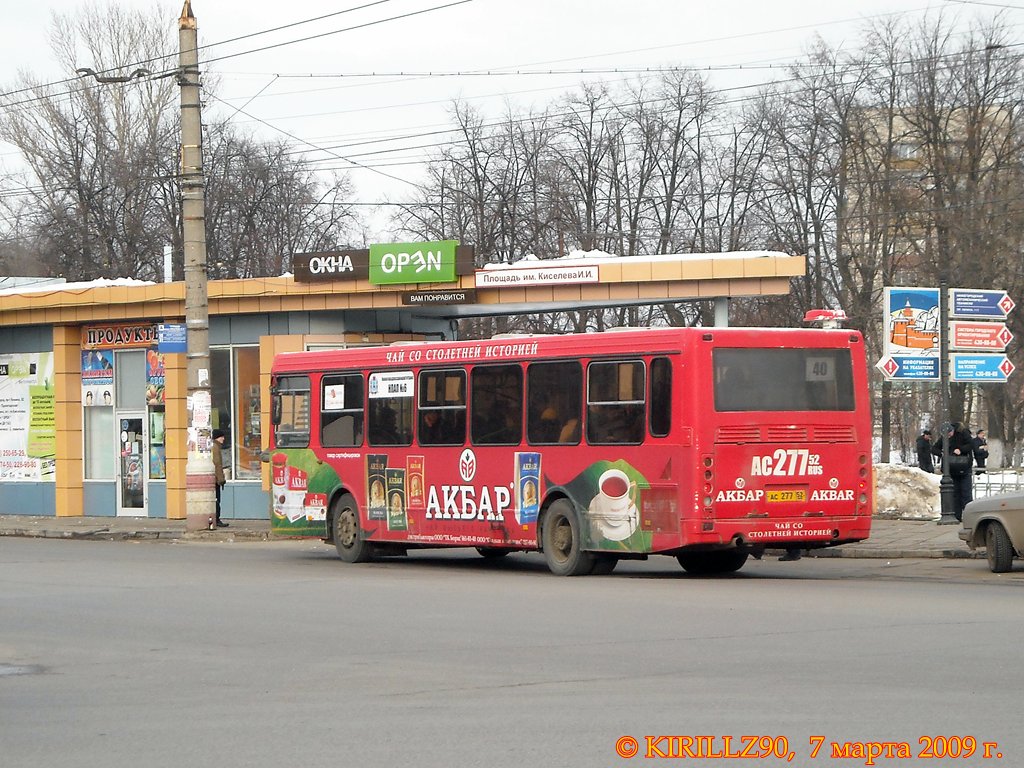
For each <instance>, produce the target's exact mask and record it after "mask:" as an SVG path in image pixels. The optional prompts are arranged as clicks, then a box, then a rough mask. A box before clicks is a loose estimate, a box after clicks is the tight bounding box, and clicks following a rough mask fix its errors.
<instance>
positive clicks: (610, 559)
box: [591, 555, 619, 576]
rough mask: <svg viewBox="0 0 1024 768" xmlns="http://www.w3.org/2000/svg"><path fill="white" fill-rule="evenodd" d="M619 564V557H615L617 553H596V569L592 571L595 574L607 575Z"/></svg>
mask: <svg viewBox="0 0 1024 768" xmlns="http://www.w3.org/2000/svg"><path fill="white" fill-rule="evenodd" d="M618 564H619V558H617V557H615V555H595V556H594V570H592V571H591V573H592V574H593V575H594V576H607V575H608V574H609V573H611V572H612V571H614V570H615V566H616V565H618Z"/></svg>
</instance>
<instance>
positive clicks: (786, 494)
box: [767, 488, 807, 503]
mask: <svg viewBox="0 0 1024 768" xmlns="http://www.w3.org/2000/svg"><path fill="white" fill-rule="evenodd" d="M767 500H768V502H769V503H772V502H785V501H807V491H806V489H804V488H775V489H769V490H768V497H767Z"/></svg>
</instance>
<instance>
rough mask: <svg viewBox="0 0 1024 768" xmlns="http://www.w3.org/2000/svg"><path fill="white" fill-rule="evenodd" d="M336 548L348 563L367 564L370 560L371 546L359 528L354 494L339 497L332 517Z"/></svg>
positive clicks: (357, 509)
mask: <svg viewBox="0 0 1024 768" xmlns="http://www.w3.org/2000/svg"><path fill="white" fill-rule="evenodd" d="M331 525H332V527H333V530H332V531H331V532H332V534H333V535H334V548H335V549H336V550H338V557H340V558H341V559H342V560H344V561H345V562H346V563H365V562H366V561H367V560H369V559H370V554H371V552H370V544H369V543H368V542H367V541H366V539H364V538H363V532H362V531H361V530H360V528H359V507H357V506H356V500H355V499H354V498H352V494H349V493H346V494H343V495H342V496H339V497H338V499H337V501H335V502H334V510H333V514H332V516H331Z"/></svg>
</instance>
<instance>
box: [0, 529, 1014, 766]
mask: <svg viewBox="0 0 1024 768" xmlns="http://www.w3.org/2000/svg"><path fill="white" fill-rule="evenodd" d="M0 585H2V588H0V765H2V766H4V768H22V767H26V768H27V767H28V766H32V767H33V768H36V767H38V766H97V767H99V766H102V768H120V767H121V766H125V767H127V766H133V767H136V766H175V767H176V768H178V767H181V766H217V767H218V768H224V767H225V766H274V767H275V768H283V767H287V768H292V767H295V768H306V767H307V766H321V765H330V766H358V767H359V768H373V767H375V766H415V767H416V768H430V767H433V766H437V767H438V768H440V767H441V766H444V767H445V768H448V767H449V766H487V768H504V767H505V766H568V767H573V768H574V767H575V766H580V767H581V768H582V767H584V766H585V767H587V768H590V767H597V766H626V765H630V764H633V765H641V764H651V763H652V759H647V758H645V757H644V754H645V753H648V751H649V750H651V749H653V752H652V753H651V754H652V758H657V757H658V756H659V755H663V754H672V753H673V752H676V753H680V754H686V753H685V751H684V749H683V746H682V745H683V742H682V741H681V740H676V741H674V742H673V741H672V740H671V739H656V738H652V739H651V740H650V741H649V740H648V739H647V738H646V737H648V736H651V737H659V736H665V737H668V736H707V737H714V738H713V739H712V740H711V741H710V742H703V744H704V747H700V746H697V745H699V744H701V742H699V741H697V740H694V741H693V742H691V744H692V745H693V746H690V747H689V749H690V750H691V754H696V755H700V754H702V752H701V750H702V749H703V750H704V752H703V753H705V754H706V752H707V751H708V750H709V749H710V750H712V751H714V750H718V751H719V752H721V751H722V750H723V749H725V748H726V745H725V737H727V736H728V737H731V738H732V743H731V746H730V747H729V748H730V749H731V750H732V751H733V752H734V753H738V752H739V751H740V750H741V749H742V748H743V745H744V742H743V740H742V737H744V736H763V737H765V739H766V740H765V741H762V742H761V743H760V745H757V746H756V749H757V750H763V749H765V748H766V747H769V748H772V749H775V750H777V751H779V752H780V753H782V754H785V755H787V756H788V755H792V760H791V761H789V762H787V761H786V759H779V758H774V757H770V758H767V759H762V760H759V761H757V764H759V765H764V766H773V765H783V764H787V765H795V766H827V765H836V764H839V765H843V764H846V765H864V764H866V763H867V760H868V758H867V757H866V756H865V757H862V758H859V759H854V758H853V757H851V759H846V760H839V761H838V762H837V761H836V760H835V759H833V758H832V757H831V743H832V742H838V743H845V742H850V743H851V744H852V745H853V747H852V748H853V749H854V750H856V749H857V748H858V747H857V745H858V744H864V745H866V746H864V747H863V748H864V749H865V750H870V749H871V747H870V746H867V745H870V743H872V742H875V743H880V742H894V743H902V744H906V745H907V748H908V749H909V750H910V752H911V753H912V755H913V757H911V758H908V759H904V760H899V761H896V760H889V761H886V760H884V759H876V763H875V764H878V765H885V764H889V765H895V764H897V763H898V764H900V765H912V766H922V767H923V766H935V765H959V766H965V767H966V768H974V767H975V766H978V765H999V764H1002V765H1009V766H1013V765H1021V764H1022V763H1024V734H1022V733H1021V730H1020V727H1019V723H1020V708H1019V697H1020V691H1021V689H1022V682H1024V671H1022V665H1021V663H1020V661H1021V657H1022V653H1021V650H1020V649H1021V647H1022V640H1024V632H1022V630H1024V611H1022V610H1021V607H1020V606H1021V598H1022V595H1024V593H1022V592H1021V591H1020V588H1021V587H1022V586H1024V570H1022V569H1021V568H1020V566H1019V565H1018V568H1017V570H1015V571H1014V572H1013V573H1011V574H1005V575H1002V576H999V575H995V574H991V573H989V572H988V569H987V568H986V566H985V563H984V561H983V560H982V561H978V560H916V561H915V560H899V561H892V562H886V561H884V560H881V561H880V560H849V559H822V560H815V559H809V558H805V559H803V560H801V561H799V562H797V563H780V562H777V561H774V560H772V561H769V560H765V561H761V562H751V563H748V565H747V566H746V567H745V568H744V570H743V571H741V572H740V573H739V574H737V575H735V576H733V577H727V578H696V577H692V576H687V575H685V574H684V573H683V571H682V570H681V569H680V568H679V567H678V565H677V564H676V563H675V561H674V560H669V559H657V560H653V561H651V562H649V563H625V564H623V565H621V566H620V570H618V571H616V573H615V574H614V575H612V576H607V577H586V578H580V579H560V578H556V577H553V576H551V575H549V574H548V573H547V572H546V570H545V568H544V566H543V563H542V560H541V558H540V557H539V556H537V555H514V556H511V557H509V558H507V559H506V560H504V561H501V562H497V563H487V562H485V561H483V560H482V559H481V558H479V557H477V556H475V555H474V554H472V553H468V552H430V553H422V554H418V555H415V556H413V557H410V558H405V559H401V560H392V561H387V562H382V563H374V564H368V565H360V566H352V565H345V564H343V563H341V562H340V561H338V560H337V559H336V558H335V557H334V554H333V550H332V549H329V548H328V547H326V546H323V545H321V544H314V543H302V542H289V543H268V544H255V543H253V544H195V543H153V542H140V543H129V542H75V541H67V542H66V541H54V540H38V539H19V538H4V539H0ZM624 736H631V737H633V738H635V739H636V743H637V746H638V749H639V750H640V756H638V757H635V758H632V759H626V758H622V757H619V756H618V755H617V754H616V744H617V743H618V742H619V740H620V738H621V737H624ZM812 736H820V737H823V739H824V742H823V744H822V747H821V750H820V751H819V753H818V755H817V756H816V757H814V758H812V757H811V756H810V754H811V750H812V743H811V737H812ZM936 737H938V741H932V742H931V743H932V745H933V747H936V751H938V746H939V745H940V744H941V746H942V747H943V748H951V747H955V748H956V749H957V750H959V751H960V752H963V751H965V750H966V749H967V748H968V746H967V745H969V744H970V742H969V741H968V742H967V744H964V743H963V742H961V741H960V740H958V739H957V740H950V739H952V737H972V738H973V739H974V740H975V743H976V746H975V755H974V756H973V757H972V758H971V759H967V760H965V759H962V758H961V759H958V760H952V759H929V758H926V757H923V756H919V755H920V754H921V750H922V749H924V748H925V747H927V746H928V743H929V742H928V739H936ZM921 739H924V740H925V741H924V742H923V743H922V742H921V741H920V740H921ZM983 742H996V743H997V744H998V746H997V747H990V748H989V749H990V752H991V754H992V757H991V758H989V759H987V760H986V759H983V757H982V755H983V750H984V747H983V745H982V744H983ZM630 743H631V742H629V740H628V739H627V740H625V741H623V742H621V744H622V745H623V748H624V749H625V748H626V747H628V746H629V744H630ZM893 749H896V747H893ZM848 754H854V753H848ZM866 754H867V753H866ZM996 754H1001V755H1002V758H1001V759H999V758H996V757H995V755H996ZM737 759H738V758H737ZM672 762H675V763H680V762H682V763H683V764H686V765H707V766H712V765H719V766H720V765H722V764H723V760H722V759H721V758H718V759H713V758H710V757H706V758H705V757H696V758H695V757H691V756H687V757H684V758H683V759H681V760H679V759H676V760H672ZM729 762H734V761H730V760H727V761H726V762H725V764H728V763H729ZM740 764H743V763H742V762H741V763H740Z"/></svg>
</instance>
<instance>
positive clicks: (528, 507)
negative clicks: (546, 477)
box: [515, 452, 540, 525]
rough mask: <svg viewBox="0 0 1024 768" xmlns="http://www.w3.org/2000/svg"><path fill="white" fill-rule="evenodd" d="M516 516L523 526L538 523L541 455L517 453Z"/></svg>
mask: <svg viewBox="0 0 1024 768" xmlns="http://www.w3.org/2000/svg"><path fill="white" fill-rule="evenodd" d="M515 471H516V514H517V516H518V518H519V523H520V524H521V525H530V524H532V523H536V522H537V514H538V513H539V512H540V454H539V453H533V452H517V453H516V470H515Z"/></svg>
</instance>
